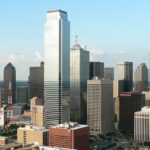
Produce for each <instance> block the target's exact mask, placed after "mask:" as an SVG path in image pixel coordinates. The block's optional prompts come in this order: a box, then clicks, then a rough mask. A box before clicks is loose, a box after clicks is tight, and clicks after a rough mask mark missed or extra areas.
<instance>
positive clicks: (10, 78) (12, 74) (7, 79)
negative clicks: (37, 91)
mask: <svg viewBox="0 0 150 150" xmlns="http://www.w3.org/2000/svg"><path fill="white" fill-rule="evenodd" d="M10 83H11V89H12V103H15V102H16V69H15V67H14V66H13V65H12V64H11V63H8V64H7V65H6V67H5V68H4V101H5V103H7V102H8V90H9V84H10Z"/></svg>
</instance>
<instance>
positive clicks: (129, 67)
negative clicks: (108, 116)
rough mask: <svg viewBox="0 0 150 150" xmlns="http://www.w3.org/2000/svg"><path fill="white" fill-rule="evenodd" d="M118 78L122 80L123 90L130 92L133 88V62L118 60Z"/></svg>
mask: <svg viewBox="0 0 150 150" xmlns="http://www.w3.org/2000/svg"><path fill="white" fill-rule="evenodd" d="M118 80H124V92H130V91H132V88H133V63H132V62H120V63H119V64H118Z"/></svg>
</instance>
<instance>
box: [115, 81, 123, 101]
mask: <svg viewBox="0 0 150 150" xmlns="http://www.w3.org/2000/svg"><path fill="white" fill-rule="evenodd" d="M120 92H123V80H113V98H117V97H118V96H119V93H120Z"/></svg>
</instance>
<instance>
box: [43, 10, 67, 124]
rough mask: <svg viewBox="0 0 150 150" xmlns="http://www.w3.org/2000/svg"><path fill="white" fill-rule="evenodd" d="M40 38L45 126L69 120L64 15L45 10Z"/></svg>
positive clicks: (62, 12)
mask: <svg viewBox="0 0 150 150" xmlns="http://www.w3.org/2000/svg"><path fill="white" fill-rule="evenodd" d="M44 35H45V39H44V46H45V51H44V62H45V69H44V115H45V116H44V117H45V118H44V119H45V126H46V127H49V126H51V125H56V124H59V123H61V122H64V121H69V118H70V113H69V100H70V22H69V21H68V16H67V12H65V11H62V10H55V11H48V12H47V20H46V23H45V34H44Z"/></svg>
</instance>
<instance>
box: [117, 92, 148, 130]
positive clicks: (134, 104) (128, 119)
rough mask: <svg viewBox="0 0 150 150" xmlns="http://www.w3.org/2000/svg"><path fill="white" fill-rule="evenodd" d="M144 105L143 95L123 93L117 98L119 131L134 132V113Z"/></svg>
mask: <svg viewBox="0 0 150 150" xmlns="http://www.w3.org/2000/svg"><path fill="white" fill-rule="evenodd" d="M144 105H145V95H144V94H142V93H139V92H123V93H120V96H119V129H120V130H121V131H123V132H129V133H133V132H134V113H135V112H136V111H140V110H141V108H142V107H143V106H144Z"/></svg>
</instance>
